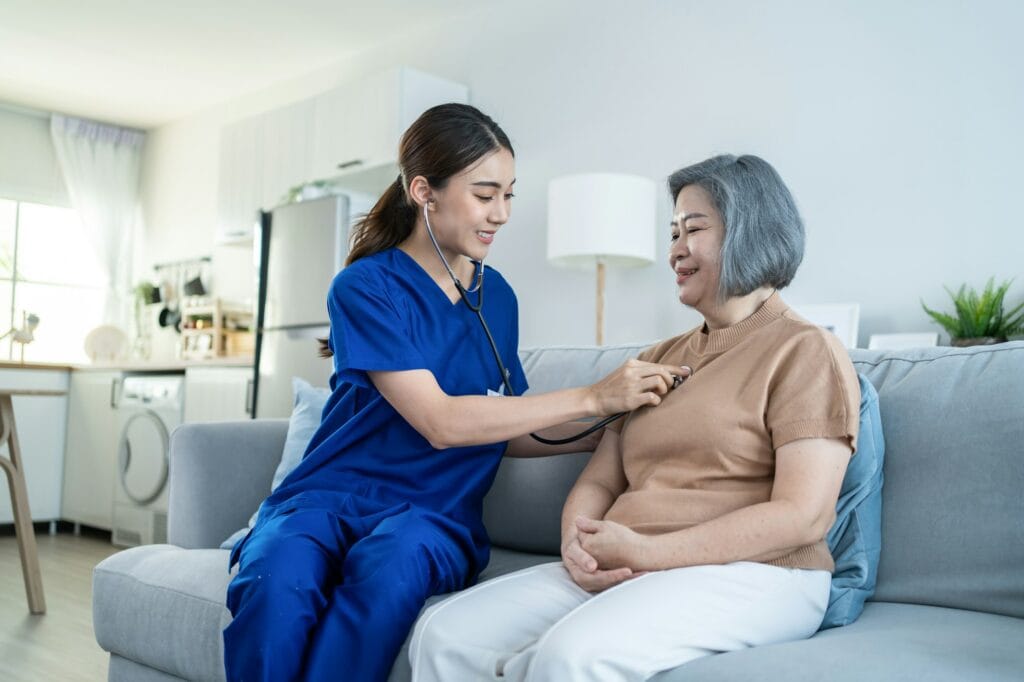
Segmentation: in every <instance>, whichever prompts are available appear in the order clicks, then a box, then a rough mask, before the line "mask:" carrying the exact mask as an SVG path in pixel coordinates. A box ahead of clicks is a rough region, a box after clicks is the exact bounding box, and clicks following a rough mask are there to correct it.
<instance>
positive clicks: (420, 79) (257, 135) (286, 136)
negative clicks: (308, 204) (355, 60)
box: [217, 67, 469, 244]
mask: <svg viewBox="0 0 1024 682" xmlns="http://www.w3.org/2000/svg"><path fill="white" fill-rule="evenodd" d="M468 97H469V91H468V89H467V88H466V86H464V85H460V84H458V83H454V82H452V81H448V80H445V79H443V78H438V77H437V76H432V75H430V74H426V73H423V72H421V71H416V70H414V69H409V68H404V67H402V68H395V69H391V70H388V71H385V72H383V73H379V74H375V75H372V76H367V77H364V78H360V79H356V80H353V81H351V82H348V83H343V84H341V85H339V86H337V87H335V88H333V89H331V90H329V91H327V92H325V93H322V94H320V95H318V96H315V97H311V98H309V99H306V100H302V101H299V102H296V103H294V104H291V105H288V106H285V107H282V108H279V109H275V110H273V111H270V112H267V113H264V114H260V115H257V116H252V117H250V118H246V119H243V120H241V121H238V122H236V123H232V124H230V125H227V126H225V127H224V128H223V129H222V130H221V143H220V169H219V171H220V178H219V183H220V184H219V186H218V191H217V192H218V199H217V200H218V211H217V242H218V243H220V244H225V243H232V242H245V241H247V240H250V239H252V236H253V230H254V227H255V224H256V218H257V212H258V211H259V210H260V209H263V210H269V209H271V208H273V207H274V206H277V205H278V204H280V203H281V201H282V199H283V197H284V196H285V195H286V193H287V191H288V190H289V189H290V188H292V187H295V186H297V185H301V184H304V183H307V182H312V181H314V180H334V179H336V178H337V179H338V182H337V185H338V186H339V187H343V188H345V189H355V190H358V191H360V192H366V193H369V194H372V195H374V196H376V195H378V194H380V193H381V192H382V191H383V190H384V189H385V188H386V187H387V185H388V184H390V183H391V182H393V181H394V179H395V174H396V173H397V169H396V168H395V167H394V166H395V163H396V160H397V157H398V142H399V139H400V138H401V136H402V133H403V132H404V131H405V129H406V128H408V127H409V125H410V124H411V123H412V122H413V121H414V120H415V119H416V118H417V117H418V116H419V115H420V114H421V113H423V112H424V111H425V110H426V109H429V108H430V107H432V106H434V105H437V104H442V103H445V102H466V101H467V100H468ZM339 176H344V177H343V178H341V177H339Z"/></svg>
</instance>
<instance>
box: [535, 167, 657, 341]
mask: <svg viewBox="0 0 1024 682" xmlns="http://www.w3.org/2000/svg"><path fill="white" fill-rule="evenodd" d="M656 213H657V186H656V185H655V183H654V181H653V180H650V179H648V178H643V177H639V176H636V175H622V174H618V173H584V174H580V175H567V176H564V177H560V178H556V179H554V180H552V181H551V182H550V184H549V185H548V260H549V261H551V262H552V263H554V264H556V265H562V266H567V267H577V268H587V269H589V268H590V267H592V266H594V265H596V269H597V313H596V322H597V335H596V336H597V345H599V346H600V345H602V344H603V343H604V279H605V266H607V265H612V266H619V267H637V266H642V265H649V264H650V263H653V262H654V252H655V249H654V238H655V232H656V227H657V226H656V220H657V217H656Z"/></svg>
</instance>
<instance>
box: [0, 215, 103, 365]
mask: <svg viewBox="0 0 1024 682" xmlns="http://www.w3.org/2000/svg"><path fill="white" fill-rule="evenodd" d="M106 282H107V276H106V274H105V273H104V272H103V270H102V268H101V267H100V265H99V263H98V261H97V259H96V256H95V252H94V251H93V248H92V246H91V245H90V244H89V241H88V240H87V239H86V235H85V230H84V229H83V227H82V224H81V221H80V220H79V219H78V214H77V213H76V212H75V211H74V210H72V209H70V208H62V207H59V206H45V205H43V204H33V203H28V202H24V201H15V200H12V199H2V198H0V334H2V333H4V332H6V331H7V330H8V329H12V328H18V329H21V328H22V327H23V326H24V319H25V317H26V316H27V315H30V314H32V315H36V316H38V317H39V325H38V326H37V327H36V329H35V332H34V336H35V338H34V339H33V341H32V342H31V343H29V344H26V345H25V346H24V350H25V361H26V362H68V363H72V362H85V361H86V360H87V358H86V355H85V349H84V348H83V344H84V342H85V335H86V334H88V333H89V331H90V330H91V329H92V328H93V327H95V326H97V325H99V324H100V323H101V322H102V320H103V301H104V295H105V288H106ZM12 337H13V334H9V335H7V336H5V337H4V338H3V340H2V341H0V360H8V359H10V360H19V359H20V358H21V351H22V344H20V343H16V342H14V341H13V340H12Z"/></svg>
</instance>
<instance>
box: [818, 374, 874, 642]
mask: <svg viewBox="0 0 1024 682" xmlns="http://www.w3.org/2000/svg"><path fill="white" fill-rule="evenodd" d="M858 377H859V378H860V432H859V435H858V436H857V452H856V454H855V455H854V456H853V457H852V458H851V459H850V464H849V466H848V467H847V469H846V477H845V478H844V479H843V487H842V489H841V490H840V491H839V502H838V503H837V504H836V521H835V523H834V524H833V525H832V530H830V531H829V534H828V538H827V539H828V548H829V549H830V550H831V552H832V558H833V559H835V562H836V568H835V571H834V572H833V574H832V589H831V591H830V592H829V597H828V609H827V610H826V611H825V618H824V620H823V621H822V623H821V629H822V630H824V629H826V628H834V627H838V626H840V625H849V624H850V623H852V622H853V621H855V620H857V618H858V617H859V616H860V614H861V611H863V610H864V602H865V601H867V600H868V599H869V598H870V597H871V595H873V594H874V593H875V581H876V580H877V578H878V555H879V554H880V553H881V551H882V464H883V462H884V460H885V439H884V438H883V436H882V416H881V414H880V413H879V411H878V392H877V391H876V390H875V387H874V386H872V385H871V382H870V381H868V380H867V379H866V378H865V377H864V376H863V375H858Z"/></svg>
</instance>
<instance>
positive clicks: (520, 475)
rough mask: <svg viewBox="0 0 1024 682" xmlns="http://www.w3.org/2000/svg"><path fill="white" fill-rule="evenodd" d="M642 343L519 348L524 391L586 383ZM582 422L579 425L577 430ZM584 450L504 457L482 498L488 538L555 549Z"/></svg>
mask: <svg viewBox="0 0 1024 682" xmlns="http://www.w3.org/2000/svg"><path fill="white" fill-rule="evenodd" d="M646 347H647V344H644V345H639V346H636V345H633V346H604V347H602V348H593V347H589V346H588V347H583V348H573V347H556V348H533V349H524V350H521V351H520V352H519V359H520V360H521V361H522V363H523V369H524V370H525V371H526V378H527V381H529V382H530V390H529V391H528V392H527V394H530V393H547V392H549V391H557V390H558V389H561V388H572V387H575V386H585V385H587V384H592V383H594V382H595V381H597V380H598V379H600V378H601V377H603V376H605V375H606V374H609V373H611V372H612V371H613V370H614V369H615V368H617V367H618V366H619V365H621V364H622V363H623V362H625V361H626V360H628V359H630V358H635V357H636V356H637V355H638V354H639V353H640V351H642V350H643V349H644V348H646ZM584 428H586V424H583V423H581V424H580V430H581V431H582V430H583V429H584ZM589 459H590V453H579V454H575V455H565V456H558V457H542V458H532V459H513V458H511V457H505V458H504V459H503V460H502V462H501V466H500V467H499V468H498V474H497V476H496V477H495V479H494V485H493V486H491V489H490V491H489V492H488V493H487V497H485V498H484V525H485V526H486V527H487V532H488V534H489V535H490V537H491V542H493V543H494V544H495V545H497V546H499V547H505V548H506V549H516V550H519V551H521V552H536V553H538V554H558V553H559V547H560V546H561V543H562V540H561V536H562V529H561V518H562V504H564V503H565V498H566V497H567V496H568V495H569V490H570V489H571V488H572V486H573V484H574V483H575V482H576V479H577V478H579V475H580V472H581V471H583V467H585V466H586V465H587V461H588V460H589Z"/></svg>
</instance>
